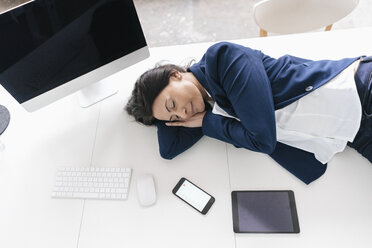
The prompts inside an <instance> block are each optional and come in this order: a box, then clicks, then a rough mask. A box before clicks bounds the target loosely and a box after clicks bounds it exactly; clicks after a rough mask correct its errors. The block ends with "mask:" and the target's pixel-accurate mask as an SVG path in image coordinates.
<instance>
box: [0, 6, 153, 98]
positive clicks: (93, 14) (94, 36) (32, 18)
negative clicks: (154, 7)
mask: <svg viewBox="0 0 372 248" xmlns="http://www.w3.org/2000/svg"><path fill="white" fill-rule="evenodd" d="M0 37H1V38H0V83H1V85H2V86H3V87H4V88H5V89H6V90H7V91H8V92H10V93H11V94H12V95H13V97H14V98H15V99H16V100H17V101H18V102H20V103H23V102H25V101H27V100H29V99H31V98H34V97H35V96H38V95H40V94H42V93H44V92H46V91H49V90H51V89H53V88H56V87H58V86H60V85H62V84H64V83H66V82H68V81H71V80H72V79H74V78H77V77H79V76H81V75H83V74H85V73H87V72H89V71H92V70H94V69H96V68H98V67H101V66H103V65H105V64H107V63H110V62H111V61H113V60H116V59H118V58H120V57H122V56H125V55H127V54H129V53H132V52H134V51H136V50H138V49H140V48H142V47H145V46H146V40H145V38H144V35H143V32H142V29H141V26H140V23H139V20H138V16H137V13H136V10H135V7H134V4H133V2H132V0H36V1H33V2H30V3H28V4H26V5H23V6H21V7H18V8H16V9H13V10H11V11H9V12H6V13H3V14H1V15H0Z"/></svg>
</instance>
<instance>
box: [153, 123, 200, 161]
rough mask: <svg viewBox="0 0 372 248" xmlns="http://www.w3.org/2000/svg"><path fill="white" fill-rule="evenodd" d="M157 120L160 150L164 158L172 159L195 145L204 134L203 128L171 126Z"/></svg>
mask: <svg viewBox="0 0 372 248" xmlns="http://www.w3.org/2000/svg"><path fill="white" fill-rule="evenodd" d="M165 123H166V122H164V121H157V123H156V125H157V127H158V142H159V151H160V155H161V156H162V158H165V159H172V158H174V157H175V156H177V155H178V154H180V153H182V152H184V151H185V150H187V149H188V148H190V147H191V146H192V145H194V144H195V143H196V142H197V141H198V140H199V139H200V138H201V137H202V136H203V132H202V129H201V128H200V127H199V128H188V127H169V126H166V125H165Z"/></svg>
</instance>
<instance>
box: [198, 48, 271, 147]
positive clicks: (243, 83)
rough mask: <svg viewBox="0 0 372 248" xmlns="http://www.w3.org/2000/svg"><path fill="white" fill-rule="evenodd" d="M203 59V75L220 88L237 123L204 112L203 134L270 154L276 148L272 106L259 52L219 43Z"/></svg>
mask: <svg viewBox="0 0 372 248" xmlns="http://www.w3.org/2000/svg"><path fill="white" fill-rule="evenodd" d="M204 58H205V64H206V74H208V76H210V77H211V78H212V79H213V81H214V82H215V83H217V84H220V85H221V86H222V87H223V89H224V91H225V94H226V97H227V100H228V101H229V102H230V104H231V107H232V109H233V111H234V112H235V115H236V116H237V117H238V118H239V119H240V122H239V121H238V120H235V119H232V118H227V117H223V116H220V115H215V114H213V113H212V112H210V111H207V112H206V114H205V116H204V119H203V126H202V128H203V133H204V134H205V135H208V136H211V137H214V138H217V139H219V140H223V141H225V142H228V143H231V144H233V145H235V146H237V147H245V148H247V149H249V150H253V151H258V152H263V153H272V152H273V151H274V149H275V146H276V127H275V114H274V103H273V97H272V92H271V86H270V82H269V79H268V77H267V74H266V71H265V68H264V66H263V64H262V58H261V57H260V52H258V51H255V50H252V49H250V48H247V47H243V46H239V45H236V44H231V43H219V44H217V45H214V46H212V47H211V48H209V49H208V51H207V53H206V55H205V57H204ZM211 87H213V86H211Z"/></svg>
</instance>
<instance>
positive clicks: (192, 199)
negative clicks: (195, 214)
mask: <svg viewBox="0 0 372 248" xmlns="http://www.w3.org/2000/svg"><path fill="white" fill-rule="evenodd" d="M172 192H173V194H175V195H176V196H177V197H178V198H180V199H181V200H183V201H184V202H186V203H187V204H189V205H190V206H191V207H193V208H194V209H196V210H197V211H199V212H200V213H201V214H206V213H207V212H208V210H209V209H210V208H211V206H212V205H213V203H214V201H215V199H214V197H213V196H211V195H210V194H208V193H207V192H205V191H204V190H202V189H201V188H199V187H198V186H196V185H195V184H193V183H192V182H190V181H189V180H187V179H186V178H184V177H183V178H181V179H180V180H179V182H178V183H177V185H176V186H175V187H174V189H173V190H172Z"/></svg>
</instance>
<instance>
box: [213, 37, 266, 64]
mask: <svg viewBox="0 0 372 248" xmlns="http://www.w3.org/2000/svg"><path fill="white" fill-rule="evenodd" d="M243 54H244V55H247V56H255V57H256V56H258V55H259V54H261V52H260V51H258V50H255V49H252V48H250V47H246V46H243V45H240V44H236V43H231V42H227V41H222V42H218V43H216V44H214V45H212V46H210V47H209V48H208V50H207V52H206V58H207V60H208V59H211V60H216V59H222V60H224V61H226V59H227V60H231V59H233V60H234V58H236V57H239V56H241V55H243Z"/></svg>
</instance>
